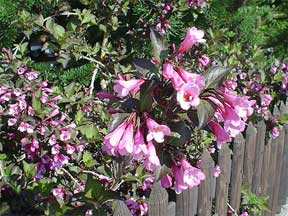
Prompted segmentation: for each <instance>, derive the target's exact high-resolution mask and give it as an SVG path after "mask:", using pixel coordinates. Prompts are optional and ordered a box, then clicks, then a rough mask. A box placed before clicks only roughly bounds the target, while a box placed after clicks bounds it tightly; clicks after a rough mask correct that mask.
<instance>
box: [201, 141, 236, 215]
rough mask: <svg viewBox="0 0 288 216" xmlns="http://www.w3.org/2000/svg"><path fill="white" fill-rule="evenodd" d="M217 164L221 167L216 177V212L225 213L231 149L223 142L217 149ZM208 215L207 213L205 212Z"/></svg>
mask: <svg viewBox="0 0 288 216" xmlns="http://www.w3.org/2000/svg"><path fill="white" fill-rule="evenodd" d="M218 164H219V166H220V167H221V174H220V176H219V177H218V178H217V179H216V206H215V208H216V213H217V214H218V215H226V214H227V202H228V190H229V182H230V174H231V150H230V148H229V146H228V145H227V144H224V145H223V146H222V148H221V149H220V151H219V155H218ZM207 215H209V214H207Z"/></svg>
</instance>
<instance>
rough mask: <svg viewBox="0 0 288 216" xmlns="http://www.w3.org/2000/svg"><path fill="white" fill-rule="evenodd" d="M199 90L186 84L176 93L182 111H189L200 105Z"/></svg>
mask: <svg viewBox="0 0 288 216" xmlns="http://www.w3.org/2000/svg"><path fill="white" fill-rule="evenodd" d="M199 94H200V89H199V88H198V87H196V86H190V85H188V84H186V85H184V86H182V88H181V89H180V90H179V91H178V92H177V101H178V102H179V104H180V106H181V108H182V109H183V110H189V109H190V107H191V106H192V107H196V106H198V105H199V104H200V98H199Z"/></svg>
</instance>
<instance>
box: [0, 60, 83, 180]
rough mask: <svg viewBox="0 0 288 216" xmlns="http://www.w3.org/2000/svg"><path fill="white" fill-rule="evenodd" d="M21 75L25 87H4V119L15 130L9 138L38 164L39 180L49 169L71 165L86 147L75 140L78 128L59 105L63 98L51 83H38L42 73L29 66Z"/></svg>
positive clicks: (0, 89) (0, 98)
mask: <svg viewBox="0 0 288 216" xmlns="http://www.w3.org/2000/svg"><path fill="white" fill-rule="evenodd" d="M17 74H18V78H19V79H23V85H22V86H20V87H19V88H14V87H8V86H2V87H0V104H1V106H2V107H3V112H2V113H1V116H2V117H3V118H5V119H7V126H8V127H9V128H10V129H9V130H11V131H13V132H9V134H8V133H7V134H6V135H7V137H9V138H10V139H11V138H14V137H15V138H16V139H18V138H19V141H20V142H19V143H21V146H22V149H23V150H24V151H25V153H26V157H27V158H28V159H29V160H33V161H35V162H36V161H37V170H36V171H37V172H36V176H35V177H36V178H42V177H43V175H44V174H45V173H46V172H47V171H48V170H51V169H55V168H59V167H62V166H64V165H67V164H68V162H69V160H70V159H74V158H75V157H76V154H77V153H78V152H81V151H82V150H83V145H77V144H75V143H73V141H72V137H74V136H76V133H77V132H76V129H75V128H76V125H75V123H73V122H70V121H69V119H68V118H67V115H66V114H65V113H63V112H61V111H60V110H59V107H58V105H57V104H56V103H57V102H58V101H59V100H60V99H61V96H55V94H54V93H53V90H52V89H51V88H49V87H48V83H47V82H46V81H44V82H40V81H39V80H37V77H38V74H37V75H36V72H31V71H28V69H27V67H26V66H22V67H20V68H18V69H17ZM31 81H33V82H31ZM35 109H36V110H35Z"/></svg>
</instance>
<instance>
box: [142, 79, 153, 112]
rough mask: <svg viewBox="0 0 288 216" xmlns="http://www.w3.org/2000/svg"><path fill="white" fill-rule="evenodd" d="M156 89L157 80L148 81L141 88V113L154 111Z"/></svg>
mask: <svg viewBox="0 0 288 216" xmlns="http://www.w3.org/2000/svg"><path fill="white" fill-rule="evenodd" d="M155 87H156V82H155V80H151V81H146V82H145V83H143V84H142V85H141V87H140V111H141V112H144V111H148V112H150V111H151V110H152V104H153V90H154V89H155Z"/></svg>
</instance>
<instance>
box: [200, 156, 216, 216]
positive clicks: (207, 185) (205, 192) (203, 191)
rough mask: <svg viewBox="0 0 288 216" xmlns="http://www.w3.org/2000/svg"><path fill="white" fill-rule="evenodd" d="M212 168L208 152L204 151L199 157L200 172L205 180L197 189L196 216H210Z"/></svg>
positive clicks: (212, 162) (212, 164) (211, 160)
mask: <svg viewBox="0 0 288 216" xmlns="http://www.w3.org/2000/svg"><path fill="white" fill-rule="evenodd" d="M213 168H214V161H213V159H212V158H211V156H210V154H209V152H208V151H204V153H203V155H202V157H201V170H202V171H203V172H204V173H205V176H206V179H205V181H203V182H201V184H200V185H199V188H198V205H197V216H207V215H211V209H212V196H213V194H212V193H213V184H212V182H214V181H213V178H214V176H213V174H212V172H213Z"/></svg>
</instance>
